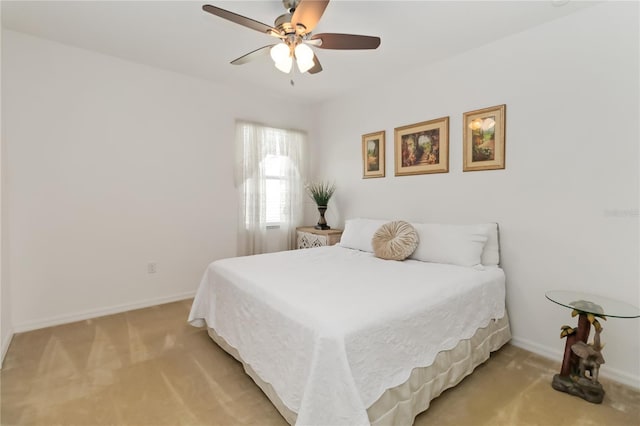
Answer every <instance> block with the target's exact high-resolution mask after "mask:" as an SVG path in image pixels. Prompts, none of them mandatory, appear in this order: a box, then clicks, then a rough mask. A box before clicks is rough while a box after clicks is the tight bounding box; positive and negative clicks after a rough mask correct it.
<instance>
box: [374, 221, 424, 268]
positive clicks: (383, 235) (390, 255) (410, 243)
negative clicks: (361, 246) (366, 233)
mask: <svg viewBox="0 0 640 426" xmlns="http://www.w3.org/2000/svg"><path fill="white" fill-rule="evenodd" d="M371 245H372V246H373V253H374V254H375V255H376V257H379V258H380V259H387V260H404V259H406V258H407V257H409V256H411V253H413V251H414V250H415V249H416V247H418V233H417V232H416V230H415V229H414V228H413V226H411V224H410V223H408V222H405V221H402V220H396V221H393V222H389V223H385V224H384V225H382V226H381V227H380V228H378V230H377V231H376V233H375V234H373V238H372V239H371Z"/></svg>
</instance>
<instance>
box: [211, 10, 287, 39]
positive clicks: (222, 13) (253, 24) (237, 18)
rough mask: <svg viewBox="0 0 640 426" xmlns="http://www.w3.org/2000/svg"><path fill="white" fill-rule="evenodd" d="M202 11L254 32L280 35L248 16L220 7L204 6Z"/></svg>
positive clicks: (273, 29)
mask: <svg viewBox="0 0 640 426" xmlns="http://www.w3.org/2000/svg"><path fill="white" fill-rule="evenodd" d="M202 10H204V11H205V12H209V13H211V14H212V15H216V16H219V17H221V18H224V19H226V20H227V21H231V22H233V23H235V24H239V25H242V26H245V27H247V28H251V29H252V30H256V31H260V32H261V33H265V34H274V33H275V34H278V30H276V29H275V28H273V27H271V26H269V25H267V24H263V23H262V22H258V21H256V20H253V19H251V18H247V17H246V16H242V15H238V14H237V13H233V12H229V11H228V10H224V9H220V8H219V7H215V6H211V5H210V4H205V5H204V6H202ZM275 34H274V35H275Z"/></svg>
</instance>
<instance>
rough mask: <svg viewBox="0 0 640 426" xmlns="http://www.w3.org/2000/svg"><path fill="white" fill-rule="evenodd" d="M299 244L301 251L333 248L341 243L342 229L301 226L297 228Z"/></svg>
mask: <svg viewBox="0 0 640 426" xmlns="http://www.w3.org/2000/svg"><path fill="white" fill-rule="evenodd" d="M296 234H297V242H298V243H297V244H296V247H297V248H299V249H303V248H311V247H321V246H332V245H334V244H335V243H337V242H339V241H340V237H341V236H342V229H325V230H322V229H316V228H314V227H313V226H300V227H298V228H296Z"/></svg>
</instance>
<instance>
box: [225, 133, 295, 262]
mask: <svg viewBox="0 0 640 426" xmlns="http://www.w3.org/2000/svg"><path fill="white" fill-rule="evenodd" d="M236 149H237V159H238V162H237V166H236V167H237V169H236V171H237V173H238V177H239V180H238V184H239V189H240V200H241V210H240V211H241V214H242V218H241V221H240V224H242V225H244V226H243V227H242V228H241V229H240V232H241V236H240V242H241V244H240V245H239V251H240V254H256V253H264V252H265V251H267V246H268V249H269V250H271V249H274V247H277V248H278V249H280V250H286V249H288V248H293V247H294V246H295V245H294V243H293V240H294V238H293V236H294V235H295V227H296V226H299V225H301V221H302V209H303V200H304V185H303V182H304V180H305V168H306V166H305V164H306V158H305V152H306V135H305V134H304V133H302V132H299V131H295V130H286V129H277V128H273V127H267V126H262V125H259V124H254V123H244V122H238V123H237V128H236ZM267 228H269V229H270V231H269V237H268V238H269V243H268V244H267V243H266V239H267V235H266V230H267ZM275 228H277V229H279V230H280V232H275V230H272V229H275ZM274 238H279V239H281V241H280V242H278V244H275V243H274V241H273V239H274ZM243 247H244V249H243Z"/></svg>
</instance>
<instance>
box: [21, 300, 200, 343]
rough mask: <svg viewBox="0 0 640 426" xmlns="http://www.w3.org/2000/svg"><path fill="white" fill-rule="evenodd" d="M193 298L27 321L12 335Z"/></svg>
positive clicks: (149, 302) (128, 305)
mask: <svg viewBox="0 0 640 426" xmlns="http://www.w3.org/2000/svg"><path fill="white" fill-rule="evenodd" d="M194 296H195V291H188V292H186V293H180V294H174V295H172V296H165V297H158V298H155V299H146V300H142V301H139V302H134V303H124V304H122V305H116V306H110V307H107V308H99V309H91V310H86V311H80V312H76V313H73V314H64V315H57V316H54V317H50V318H45V319H40V320H36V321H28V322H24V323H20V324H14V326H13V331H14V333H23V332H25V331H31V330H37V329H39V328H46V327H52V326H54V325H60V324H67V323H70V322H76V321H83V320H86V319H90V318H98V317H103V316H105V315H112V314H119V313H121V312H126V311H132V310H134V309H141V308H148V307H150V306H156V305H162V304H164V303H171V302H177V301H178V300H184V299H189V298H192V297H194ZM185 321H186V319H185Z"/></svg>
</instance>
